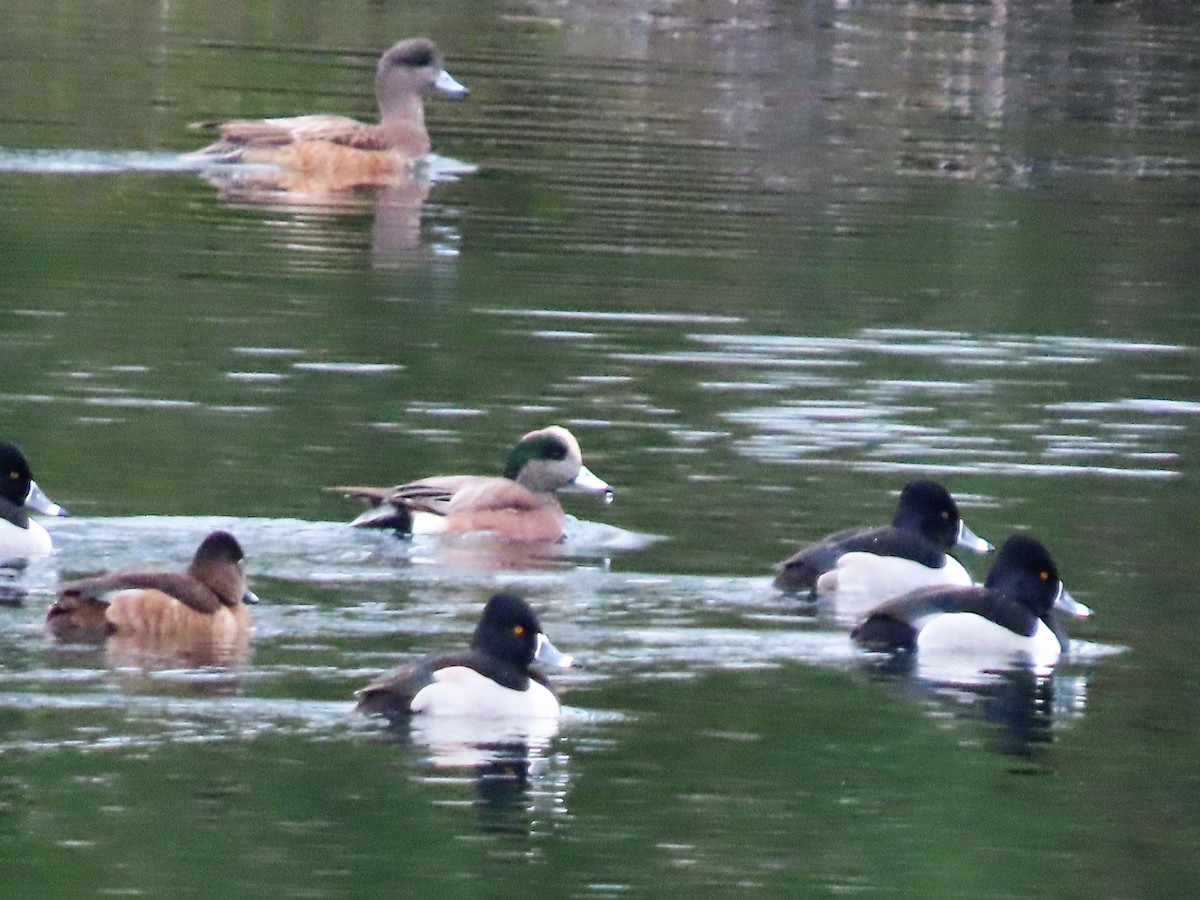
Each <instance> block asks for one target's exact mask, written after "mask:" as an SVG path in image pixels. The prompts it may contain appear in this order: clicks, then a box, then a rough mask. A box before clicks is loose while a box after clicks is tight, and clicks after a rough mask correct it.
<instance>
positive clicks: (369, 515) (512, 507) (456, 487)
mask: <svg viewBox="0 0 1200 900" xmlns="http://www.w3.org/2000/svg"><path fill="white" fill-rule="evenodd" d="M563 488H576V489H579V490H583V491H587V492H589V493H597V494H603V495H604V497H605V499H606V500H611V499H612V494H613V489H612V488H611V487H609V486H608V485H607V484H605V483H604V482H603V481H601V480H600V479H599V478H597V477H596V476H595V475H593V474H592V472H591V471H590V470H589V469H588V467H587V466H585V465H584V464H583V454H582V453H581V452H580V450H579V442H578V441H576V440H575V436H574V435H572V434H571V432H569V431H567V429H565V428H562V427H560V426H558V425H551V426H550V427H549V428H542V429H540V430H539V431H531V432H530V433H529V434H527V435H525V436H524V437H523V438H521V440H520V441H519V442H518V443H517V445H516V446H515V447H513V449H512V450H511V452H510V453H509V455H508V463H507V465H506V466H505V467H504V474H503V476H501V477H489V476H483V475H443V476H435V477H433V478H423V479H421V480H420V481H413V482H410V483H409V484H402V485H400V486H399V487H389V488H369V487H333V488H328V490H330V491H335V492H337V493H341V494H345V495H346V496H348V497H359V498H361V499H364V500H366V501H368V502H369V503H371V504H372V505H373V508H372V509H369V510H367V512H365V513H363V514H362V515H361V516H359V517H358V518H357V519H355V520H354V521H353V522H351V523H350V524H351V525H353V526H355V527H356V528H390V529H393V530H395V531H400V532H404V533H417V534H428V533H434V532H451V533H457V534H461V533H465V532H470V531H491V532H495V533H497V534H499V535H501V536H503V537H506V538H509V539H511V540H518V541H541V542H552V541H557V540H560V539H561V538H562V537H563V529H564V527H565V524H566V514H565V513H564V512H563V508H562V506H561V504H559V502H558V499H557V498H556V497H555V496H554V492H555V491H558V490H562V489H563Z"/></svg>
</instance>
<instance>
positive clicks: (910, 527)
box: [775, 481, 992, 606]
mask: <svg viewBox="0 0 1200 900" xmlns="http://www.w3.org/2000/svg"><path fill="white" fill-rule="evenodd" d="M951 547H961V548H963V549H964V550H971V551H973V552H975V553H988V552H990V551H991V549H992V545H991V544H989V543H988V542H987V541H985V540H983V539H982V538H980V537H978V536H976V534H975V533H974V532H973V531H971V529H970V528H968V527H967V524H966V523H965V522H964V521H963V520H962V516H961V515H959V512H958V505H957V504H956V503H955V502H954V498H953V497H951V496H950V492H949V491H947V490H946V489H945V488H944V487H943V486H942V485H940V484H938V483H937V482H936V481H913V482H910V483H908V484H906V485H905V486H904V490H902V491H901V492H900V501H899V503H897V505H896V515H895V516H894V517H893V519H892V524H891V525H890V526H884V527H879V528H869V527H863V528H847V529H845V530H843V531H838V532H835V533H834V534H831V535H829V536H828V537H825V538H822V539H821V540H820V541H818V542H817V543H815V544H812V545H810V546H808V547H805V548H804V549H803V550H800V551H799V552H797V553H796V554H795V555H793V556H791V557H789V558H788V559H786V560H784V561H783V562H781V563H779V564H778V565H777V566H776V567H775V569H776V574H775V586H776V587H778V588H782V589H783V590H787V591H815V592H816V593H817V594H818V595H828V594H834V593H838V594H842V595H847V596H853V597H869V598H870V605H872V606H873V605H874V604H875V603H878V602H879V601H880V600H882V599H885V598H887V597H895V596H897V595H898V594H903V593H905V592H907V591H910V590H914V589H915V588H918V587H924V586H926V585H931V584H959V585H969V584H971V583H972V582H971V576H970V575H969V574H968V573H967V570H966V569H964V568H963V566H962V564H961V563H959V562H958V560H956V559H954V557H952V556H949V555H947V552H946V551H948V550H949V549H950V548H951Z"/></svg>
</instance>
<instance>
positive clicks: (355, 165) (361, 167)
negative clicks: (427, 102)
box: [193, 38, 467, 192]
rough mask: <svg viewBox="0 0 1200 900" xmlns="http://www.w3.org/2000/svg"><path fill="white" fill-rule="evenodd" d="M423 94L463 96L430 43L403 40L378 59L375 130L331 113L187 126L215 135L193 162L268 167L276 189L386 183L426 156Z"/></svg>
mask: <svg viewBox="0 0 1200 900" xmlns="http://www.w3.org/2000/svg"><path fill="white" fill-rule="evenodd" d="M428 90H436V91H439V92H441V93H444V94H448V95H451V96H455V97H461V96H464V95H466V93H467V89H466V88H465V87H463V86H462V85H461V84H459V83H458V82H457V81H455V80H454V78H453V77H452V76H451V75H450V73H449V72H447V71H446V68H445V64H444V63H443V61H442V55H441V53H440V52H439V51H438V49H437V47H436V46H434V44H433V42H432V41H430V40H428V39H427V38H409V39H408V40H403V41H400V42H399V43H397V44H395V45H394V46H393V47H391V48H390V49H388V50H387V51H386V52H385V53H384V54H383V56H381V57H380V59H379V65H378V67H377V68H376V72H375V97H376V100H377V101H378V103H379V122H378V123H377V124H367V123H364V122H359V121H357V120H355V119H350V118H347V117H346V116H336V115H308V116H295V117H292V118H277V119H236V120H233V121H228V122H198V123H195V125H194V126H193V127H196V128H209V129H211V128H215V129H217V130H219V131H220V134H221V137H220V140H218V141H216V142H215V143H213V144H210V145H209V146H207V147H205V148H203V149H202V150H199V151H197V152H196V153H195V154H193V157H194V158H197V159H211V160H213V161H214V162H229V163H253V164H260V165H270V166H275V167H277V168H278V169H279V173H278V174H277V176H276V177H277V179H278V184H277V187H278V188H279V189H281V190H295V191H297V192H301V191H303V192H311V191H312V190H313V189H315V188H316V187H317V186H319V189H320V190H321V191H325V192H332V191H337V190H346V189H349V188H353V187H358V186H363V185H378V184H392V183H394V181H395V179H396V177H397V175H398V174H403V173H404V171H405V169H406V168H407V167H409V166H410V165H411V164H412V163H413V162H415V161H416V160H418V159H420V158H421V157H423V156H425V155H426V154H427V153H429V149H430V141H429V132H428V131H426V130H425V106H424V103H423V100H422V95H423V94H424V93H425V92H426V91H428ZM264 177H265V176H264Z"/></svg>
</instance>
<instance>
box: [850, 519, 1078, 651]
mask: <svg viewBox="0 0 1200 900" xmlns="http://www.w3.org/2000/svg"><path fill="white" fill-rule="evenodd" d="M1056 608H1057V609H1060V610H1062V611H1063V612H1066V613H1069V614H1070V615H1073V616H1078V617H1080V618H1086V617H1087V616H1090V615H1091V614H1092V611H1091V610H1090V609H1088V607H1086V606H1084V605H1083V604H1082V603H1080V602H1078V601H1077V600H1075V599H1074V598H1073V597H1072V596H1071V595H1070V594H1068V593H1067V591H1066V589H1065V588H1064V587H1063V583H1062V579H1061V578H1060V577H1059V574H1058V567H1057V566H1055V564H1054V560H1053V559H1052V558H1051V557H1050V554H1049V552H1047V550H1046V548H1045V547H1043V546H1042V544H1041V543H1040V542H1039V541H1037V540H1036V539H1035V538H1032V537H1030V536H1028V535H1022V534H1014V535H1013V536H1012V537H1010V538H1009V539H1008V540H1007V541H1005V542H1004V546H1003V547H1001V548H1000V552H999V554H997V556H996V562H995V563H994V564H993V565H992V570H991V572H990V573H988V577H987V581H985V582H984V583H983V585H982V586H980V585H975V586H972V587H932V588H924V589H921V590H917V591H913V592H912V593H909V594H905V595H904V596H902V597H897V598H895V599H893V600H889V601H888V602H886V603H884V604H882V605H880V606H879V607H877V608H876V609H875V610H874V611H872V612H871V613H870V615H868V616H867V617H866V618H865V619H864V620H863V621H862V622H861V623H860V624H859V625H858V626H857V627H856V628H855V629H854V631H853V632H852V633H851V636H852V637H853V639H854V641H855V642H856V643H858V644H859V645H860V646H863V647H866V648H867V649H870V650H880V651H898V650H908V651H912V650H918V651H920V652H921V653H922V654H926V653H947V654H948V653H958V654H970V655H975V654H1000V655H1003V656H1005V657H1017V658H1019V659H1020V660H1022V661H1027V662H1029V663H1031V664H1033V665H1034V666H1037V667H1044V666H1053V665H1054V663H1055V662H1056V661H1057V660H1058V657H1059V655H1060V654H1062V653H1063V652H1064V651H1065V650H1066V649H1067V646H1068V644H1067V638H1066V636H1065V635H1064V634H1063V632H1062V630H1061V629H1060V628H1059V626H1058V623H1057V622H1056V621H1055V619H1054V614H1053V612H1052V610H1053V609H1056Z"/></svg>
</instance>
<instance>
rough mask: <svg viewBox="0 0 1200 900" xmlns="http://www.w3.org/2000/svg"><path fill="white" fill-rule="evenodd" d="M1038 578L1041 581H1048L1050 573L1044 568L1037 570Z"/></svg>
mask: <svg viewBox="0 0 1200 900" xmlns="http://www.w3.org/2000/svg"><path fill="white" fill-rule="evenodd" d="M1038 578H1040V579H1042V581H1049V580H1050V573H1049V572H1047V571H1045V570H1043V571H1041V572H1038Z"/></svg>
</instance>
